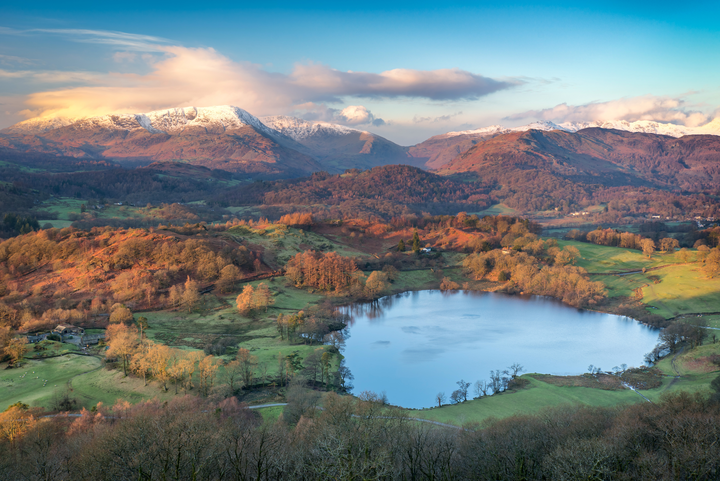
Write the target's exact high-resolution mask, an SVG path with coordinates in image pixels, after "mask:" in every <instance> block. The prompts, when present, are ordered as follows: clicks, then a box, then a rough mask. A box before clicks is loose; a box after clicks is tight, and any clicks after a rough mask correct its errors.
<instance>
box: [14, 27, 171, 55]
mask: <svg viewBox="0 0 720 481" xmlns="http://www.w3.org/2000/svg"><path fill="white" fill-rule="evenodd" d="M0 35H13V36H32V35H57V36H62V37H64V38H65V39H67V40H70V41H73V42H81V43H94V44H101V45H111V46H115V47H121V48H123V49H130V50H135V51H142V52H158V51H161V47H162V46H163V45H167V44H168V43H169V41H168V40H167V39H164V38H161V37H155V36H152V35H141V34H135V33H127V32H117V31H112V30H88V29H61V28H60V29H58V28H31V29H24V30H19V29H13V28H7V27H0Z"/></svg>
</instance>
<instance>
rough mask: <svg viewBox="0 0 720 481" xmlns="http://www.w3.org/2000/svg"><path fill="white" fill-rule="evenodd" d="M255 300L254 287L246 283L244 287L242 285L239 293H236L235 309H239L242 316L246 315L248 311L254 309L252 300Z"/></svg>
mask: <svg viewBox="0 0 720 481" xmlns="http://www.w3.org/2000/svg"><path fill="white" fill-rule="evenodd" d="M254 300H255V288H254V287H253V286H251V285H250V284H246V285H245V287H243V290H242V292H241V293H240V294H238V296H237V298H236V299H235V303H236V304H237V309H238V311H240V314H241V315H243V316H247V315H248V314H249V313H250V311H252V310H253V309H254V307H255V306H254V304H253V301H254Z"/></svg>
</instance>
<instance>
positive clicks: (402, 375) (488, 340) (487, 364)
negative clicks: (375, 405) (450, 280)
mask: <svg viewBox="0 0 720 481" xmlns="http://www.w3.org/2000/svg"><path fill="white" fill-rule="evenodd" d="M343 310H344V312H345V313H347V314H349V315H350V316H351V322H350V326H351V328H350V333H351V334H352V337H351V338H350V339H348V341H347V344H346V349H345V352H344V355H345V359H346V364H347V366H348V367H349V368H350V370H351V371H352V372H353V374H354V375H355V382H354V384H355V392H362V391H364V390H371V391H375V392H378V393H380V392H383V391H386V392H387V395H388V398H389V400H390V402H391V403H393V404H398V405H401V406H405V407H429V406H432V405H433V399H434V397H435V395H436V394H437V393H438V392H445V393H446V394H447V395H448V396H449V395H450V393H451V392H452V391H453V390H454V389H456V387H457V386H456V384H455V383H456V381H458V380H460V379H461V378H462V379H465V380H467V381H471V382H473V381H475V380H487V379H488V377H489V372H490V370H495V369H501V370H502V369H506V368H507V367H508V366H510V365H511V364H513V363H515V362H518V363H520V364H522V365H523V366H524V367H525V370H526V371H527V372H542V373H549V374H559V375H567V374H580V373H582V372H585V371H586V370H587V367H588V365H589V364H593V365H595V366H600V367H601V368H603V369H604V370H610V369H612V368H613V367H614V366H619V365H621V364H623V363H625V364H628V365H630V366H639V365H640V364H642V361H643V355H644V354H645V353H646V352H648V351H650V350H651V349H652V348H653V347H654V346H655V344H656V342H657V337H658V332H657V331H656V330H653V329H650V328H648V327H646V326H643V325H641V324H640V323H638V322H636V321H634V320H632V319H629V318H627V317H621V316H615V315H611V314H602V313H598V312H591V311H583V310H580V309H575V308H572V307H568V306H566V305H564V304H562V303H560V302H558V301H556V300H553V299H549V298H542V297H535V296H526V297H521V296H507V295H504V294H494V293H486V292H472V291H460V292H440V291H417V292H405V293H402V294H398V295H394V296H388V297H384V298H382V299H380V300H378V301H376V302H372V303H361V304H354V305H352V306H348V307H345V308H343Z"/></svg>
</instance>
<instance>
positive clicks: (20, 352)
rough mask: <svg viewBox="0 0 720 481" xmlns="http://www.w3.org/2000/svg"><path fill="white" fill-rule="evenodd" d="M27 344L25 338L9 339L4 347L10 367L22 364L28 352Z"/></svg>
mask: <svg viewBox="0 0 720 481" xmlns="http://www.w3.org/2000/svg"><path fill="white" fill-rule="evenodd" d="M27 342H28V341H27V338H25V337H16V338H14V339H10V341H9V342H8V343H7V345H6V346H5V354H6V355H8V356H10V363H11V364H12V365H19V364H20V363H21V362H22V360H23V358H24V357H25V354H27V351H28V348H27Z"/></svg>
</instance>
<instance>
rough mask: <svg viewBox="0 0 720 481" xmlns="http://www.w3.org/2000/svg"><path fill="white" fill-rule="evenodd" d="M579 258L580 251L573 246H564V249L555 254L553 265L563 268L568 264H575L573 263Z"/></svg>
mask: <svg viewBox="0 0 720 481" xmlns="http://www.w3.org/2000/svg"><path fill="white" fill-rule="evenodd" d="M579 257H580V251H579V250H578V248H577V247H575V246H565V248H564V249H562V250H560V251H558V252H557V254H555V264H557V265H561V266H565V265H569V264H575V261H576V260H577V259H578V258H579Z"/></svg>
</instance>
